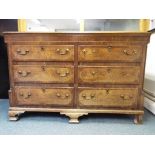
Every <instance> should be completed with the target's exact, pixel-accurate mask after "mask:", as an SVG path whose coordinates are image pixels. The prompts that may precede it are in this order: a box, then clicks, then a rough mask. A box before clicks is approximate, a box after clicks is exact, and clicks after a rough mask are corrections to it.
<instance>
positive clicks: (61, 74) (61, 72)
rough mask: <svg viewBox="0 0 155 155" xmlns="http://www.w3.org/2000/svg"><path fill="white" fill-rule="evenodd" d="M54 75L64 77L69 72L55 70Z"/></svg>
mask: <svg viewBox="0 0 155 155" xmlns="http://www.w3.org/2000/svg"><path fill="white" fill-rule="evenodd" d="M56 73H57V74H58V75H59V76H60V77H66V76H67V75H68V74H69V71H59V70H57V71H56Z"/></svg>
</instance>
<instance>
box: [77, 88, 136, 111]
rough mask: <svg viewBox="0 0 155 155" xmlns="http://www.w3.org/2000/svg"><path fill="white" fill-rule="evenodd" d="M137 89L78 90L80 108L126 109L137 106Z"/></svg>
mask: <svg viewBox="0 0 155 155" xmlns="http://www.w3.org/2000/svg"><path fill="white" fill-rule="evenodd" d="M137 98H138V88H79V89H78V106H80V107H108V108H110V107H116V108H117V107H124V108H125V107H126V108H134V107H136V105H137Z"/></svg>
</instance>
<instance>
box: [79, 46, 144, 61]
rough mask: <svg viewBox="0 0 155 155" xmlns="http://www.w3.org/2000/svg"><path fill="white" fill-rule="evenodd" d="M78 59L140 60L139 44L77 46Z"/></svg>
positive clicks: (140, 50)
mask: <svg viewBox="0 0 155 155" xmlns="http://www.w3.org/2000/svg"><path fill="white" fill-rule="evenodd" d="M78 57H79V61H82V62H84V61H89V62H93V61H100V62H114V61H116V62H140V61H141V57H142V47H141V46H88V45H80V46H79V47H78Z"/></svg>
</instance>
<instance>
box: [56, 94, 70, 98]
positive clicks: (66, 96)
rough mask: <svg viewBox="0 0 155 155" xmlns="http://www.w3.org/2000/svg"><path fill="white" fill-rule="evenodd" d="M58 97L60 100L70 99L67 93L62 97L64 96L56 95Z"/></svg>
mask: <svg viewBox="0 0 155 155" xmlns="http://www.w3.org/2000/svg"><path fill="white" fill-rule="evenodd" d="M56 96H57V97H58V98H61V99H65V98H68V97H69V94H68V93H66V94H64V95H62V94H60V93H56Z"/></svg>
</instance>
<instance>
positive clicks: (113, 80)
mask: <svg viewBox="0 0 155 155" xmlns="http://www.w3.org/2000/svg"><path fill="white" fill-rule="evenodd" d="M78 80H79V83H90V84H94V83H96V84H97V83H100V84H104V83H109V84H138V83H139V80H140V67H139V66H110V67H109V66H97V67H93V66H91V67H90V66H89V67H88V66H84V67H82V66H81V67H79V68H78Z"/></svg>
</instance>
